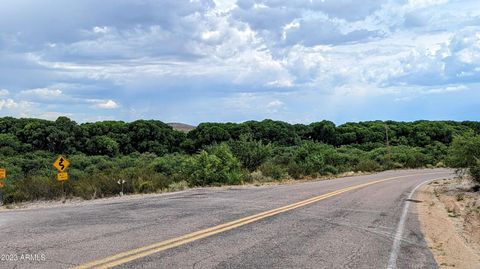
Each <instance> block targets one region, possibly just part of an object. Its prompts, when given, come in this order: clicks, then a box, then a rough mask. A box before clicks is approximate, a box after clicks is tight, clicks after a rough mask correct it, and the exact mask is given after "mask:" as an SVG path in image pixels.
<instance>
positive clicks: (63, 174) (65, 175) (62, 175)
mask: <svg viewBox="0 0 480 269" xmlns="http://www.w3.org/2000/svg"><path fill="white" fill-rule="evenodd" d="M57 180H58V181H67V180H68V173H67V172H61V173H58V174H57Z"/></svg>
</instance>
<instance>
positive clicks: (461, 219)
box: [417, 178, 480, 269]
mask: <svg viewBox="0 0 480 269" xmlns="http://www.w3.org/2000/svg"><path fill="white" fill-rule="evenodd" d="M417 199H418V200H419V201H421V202H420V203H417V210H418V214H419V219H420V223H421V228H422V232H423V234H424V236H425V239H426V241H427V244H428V246H429V248H430V250H431V251H432V253H433V255H434V257H435V260H436V261H437V263H438V265H439V267H440V268H466V269H478V268H480V229H479V227H480V193H479V192H473V191H471V185H469V182H468V181H467V180H465V179H458V178H457V179H451V180H437V181H434V182H431V183H429V184H428V185H426V186H424V187H423V188H422V189H421V190H419V191H418V194H417Z"/></svg>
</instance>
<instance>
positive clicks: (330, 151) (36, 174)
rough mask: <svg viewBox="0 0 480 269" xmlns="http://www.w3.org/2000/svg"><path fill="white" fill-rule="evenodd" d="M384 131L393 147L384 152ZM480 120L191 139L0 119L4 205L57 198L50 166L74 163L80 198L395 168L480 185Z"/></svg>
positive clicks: (154, 125)
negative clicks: (447, 169)
mask: <svg viewBox="0 0 480 269" xmlns="http://www.w3.org/2000/svg"><path fill="white" fill-rule="evenodd" d="M386 133H388V135H389V139H390V140H389V147H386V145H385V142H386V141H385V140H386ZM479 134H480V123H478V122H451V121H435V122H431V121H416V122H393V121H386V122H382V121H370V122H359V123H345V124H342V125H339V126H336V125H335V124H334V123H333V122H330V121H321V122H316V123H312V124H310V125H303V124H289V123H286V122H281V121H273V120H264V121H247V122H244V123H202V124H200V125H199V126H198V127H197V128H195V129H194V130H193V131H190V132H189V133H188V134H185V133H183V132H179V131H176V130H173V129H172V128H171V127H170V126H168V125H167V124H165V123H163V122H160V121H155V120H138V121H134V122H130V123H126V122H121V121H103V122H96V123H84V124H77V123H76V122H74V121H72V120H70V119H68V118H66V117H59V118H58V119H57V120H56V121H47V120H39V119H15V118H11V117H4V118H0V167H2V168H6V169H7V170H8V178H7V179H6V181H5V182H6V183H7V186H6V187H5V189H4V194H5V195H4V202H16V201H28V200H36V199H57V198H60V197H61V196H62V195H63V193H62V189H61V184H60V183H59V182H57V181H56V179H55V175H56V170H55V169H54V168H53V167H52V162H53V161H54V160H55V158H56V157H57V156H58V154H63V155H65V156H66V157H67V158H68V159H69V160H70V162H71V166H70V168H69V170H68V173H69V174H70V180H69V181H68V182H66V183H65V184H64V187H65V191H66V195H67V196H79V197H83V198H85V199H93V198H97V197H106V196H111V195H117V194H118V193H119V192H120V191H121V190H122V185H121V184H118V182H123V181H125V183H124V184H123V192H124V193H146V192H156V191H163V190H176V189H182V188H184V187H185V185H186V184H188V185H189V186H208V185H222V184H240V183H242V182H245V181H251V182H258V181H266V180H280V179H283V178H294V179H300V178H304V177H316V176H322V175H333V174H337V173H341V172H348V171H380V170H384V169H392V168H417V167H435V166H436V167H443V166H445V165H448V166H451V167H463V168H470V169H469V171H470V175H471V176H472V178H473V179H475V180H477V182H478V181H479V179H478V178H479V170H480V169H479V164H478V159H479V158H480V136H479Z"/></svg>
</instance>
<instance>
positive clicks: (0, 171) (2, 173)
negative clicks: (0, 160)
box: [0, 168, 7, 179]
mask: <svg viewBox="0 0 480 269" xmlns="http://www.w3.org/2000/svg"><path fill="white" fill-rule="evenodd" d="M6 177H7V169H4V168H0V179H4V178H6Z"/></svg>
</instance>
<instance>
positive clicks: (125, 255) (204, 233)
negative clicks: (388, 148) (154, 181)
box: [74, 173, 438, 269]
mask: <svg viewBox="0 0 480 269" xmlns="http://www.w3.org/2000/svg"><path fill="white" fill-rule="evenodd" d="M430 174H438V173H426V174H411V175H405V176H397V177H391V178H385V179H381V180H376V181H372V182H368V183H364V184H359V185H355V186H352V187H348V188H343V189H340V190H337V191H333V192H329V193H326V194H322V195H319V196H316V197H313V198H310V199H307V200H303V201H300V202H297V203H294V204H290V205H287V206H283V207H279V208H276V209H272V210H268V211H265V212H261V213H258V214H255V215H251V216H248V217H245V218H241V219H238V220H234V221H230V222H227V223H224V224H220V225H217V226H213V227H210V228H207V229H204V230H200V231H197V232H193V233H189V234H186V235H183V236H180V237H176V238H173V239H169V240H165V241H161V242H158V243H154V244H151V245H148V246H144V247H140V248H137V249H133V250H129V251H125V252H121V253H118V254H115V255H112V256H109V257H106V258H103V259H99V260H94V261H91V262H88V263H85V264H82V265H79V266H77V267H74V269H87V268H98V269H100V268H112V267H114V266H118V265H121V264H125V263H127V262H131V261H134V260H137V259H140V258H143V257H146V256H149V255H152V254H154V253H158V252H161V251H164V250H167V249H170V248H174V247H178V246H181V245H184V244H187V243H190V242H193V241H196V240H199V239H202V238H206V237H209V236H212V235H215V234H219V233H222V232H225V231H228V230H232V229H235V228H238V227H240V226H243V225H246V224H249V223H252V222H255V221H259V220H261V219H265V218H268V217H271V216H275V215H278V214H280V213H283V212H287V211H290V210H293V209H296V208H299V207H303V206H306V205H309V204H312V203H315V202H318V201H321V200H324V199H327V198H330V197H332V196H336V195H339V194H342V193H345V192H349V191H352V190H355V189H359V188H363V187H366V186H370V185H373V184H377V183H380V182H384V181H387V180H392V179H397V178H402V177H411V176H416V175H430Z"/></svg>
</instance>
